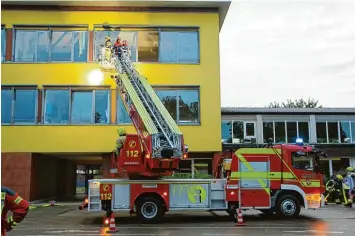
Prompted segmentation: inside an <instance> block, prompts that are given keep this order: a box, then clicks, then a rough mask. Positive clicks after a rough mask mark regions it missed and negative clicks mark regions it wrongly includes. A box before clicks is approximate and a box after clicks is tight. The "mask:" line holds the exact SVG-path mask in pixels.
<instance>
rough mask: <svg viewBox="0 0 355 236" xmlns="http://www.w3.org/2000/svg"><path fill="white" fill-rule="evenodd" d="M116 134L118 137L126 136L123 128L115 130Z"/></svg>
mask: <svg viewBox="0 0 355 236" xmlns="http://www.w3.org/2000/svg"><path fill="white" fill-rule="evenodd" d="M117 134H118V135H119V136H123V135H126V131H125V130H124V128H122V127H120V128H118V129H117Z"/></svg>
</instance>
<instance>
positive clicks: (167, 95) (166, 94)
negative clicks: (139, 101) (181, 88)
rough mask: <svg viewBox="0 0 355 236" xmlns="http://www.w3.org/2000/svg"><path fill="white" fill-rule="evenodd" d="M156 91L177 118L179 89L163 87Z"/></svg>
mask: <svg viewBox="0 0 355 236" xmlns="http://www.w3.org/2000/svg"><path fill="white" fill-rule="evenodd" d="M156 93H157V95H158V97H159V98H160V100H161V101H162V103H163V104H164V106H165V108H166V109H167V110H168V112H169V113H170V115H171V116H172V118H173V119H174V120H177V109H176V108H177V91H176V90H164V89H162V90H157V91H156Z"/></svg>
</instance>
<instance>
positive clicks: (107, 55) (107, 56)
mask: <svg viewBox="0 0 355 236" xmlns="http://www.w3.org/2000/svg"><path fill="white" fill-rule="evenodd" d="M111 53H112V43H111V39H110V37H109V36H106V37H105V60H107V61H108V62H110V61H111Z"/></svg>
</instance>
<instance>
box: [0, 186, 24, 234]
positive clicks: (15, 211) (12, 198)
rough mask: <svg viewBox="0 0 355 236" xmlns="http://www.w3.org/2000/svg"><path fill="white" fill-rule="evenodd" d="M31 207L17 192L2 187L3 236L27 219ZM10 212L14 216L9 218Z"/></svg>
mask: <svg viewBox="0 0 355 236" xmlns="http://www.w3.org/2000/svg"><path fill="white" fill-rule="evenodd" d="M29 206H30V205H29V203H28V202H27V201H26V200H24V199H22V198H21V197H20V196H19V195H18V194H17V193H16V192H15V191H13V190H12V189H10V188H7V187H3V186H1V236H5V232H9V231H11V230H12V229H13V228H14V227H16V226H17V225H18V223H20V222H21V221H22V220H23V219H24V218H25V217H26V215H27V212H28V210H29ZM9 211H12V216H10V217H9V218H7V213H8V212H9Z"/></svg>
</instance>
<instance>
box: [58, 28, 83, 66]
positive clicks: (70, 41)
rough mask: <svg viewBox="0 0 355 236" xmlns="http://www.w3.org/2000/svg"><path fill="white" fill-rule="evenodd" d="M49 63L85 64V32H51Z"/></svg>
mask: <svg viewBox="0 0 355 236" xmlns="http://www.w3.org/2000/svg"><path fill="white" fill-rule="evenodd" d="M51 33H52V37H51V38H52V40H51V61H53V62H86V61H87V57H88V53H87V50H86V49H87V32H86V31H52V32H51Z"/></svg>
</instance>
